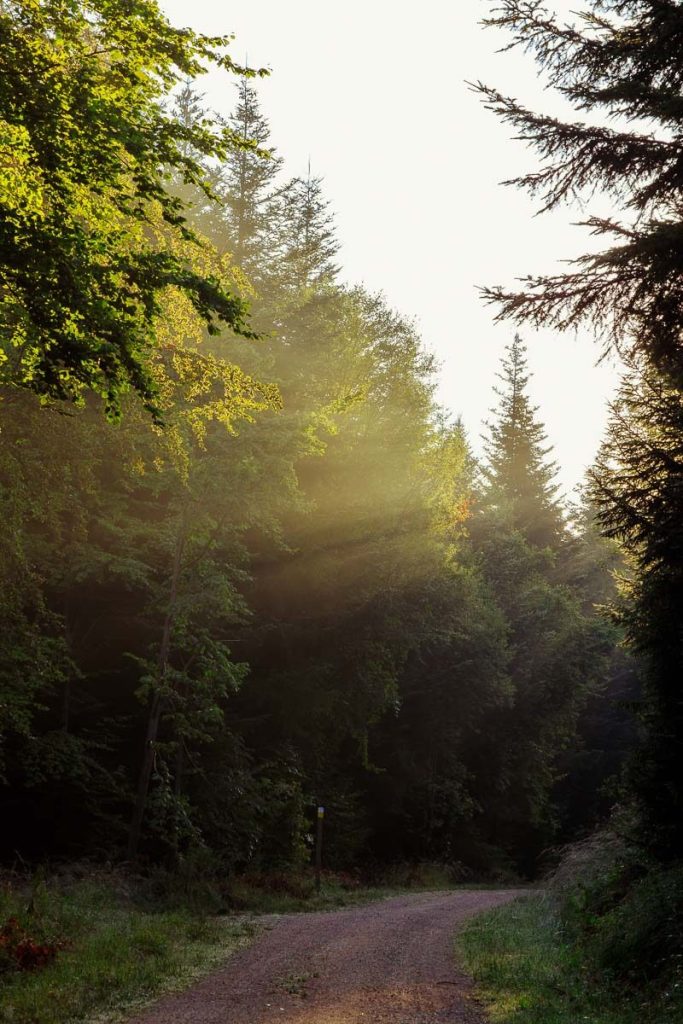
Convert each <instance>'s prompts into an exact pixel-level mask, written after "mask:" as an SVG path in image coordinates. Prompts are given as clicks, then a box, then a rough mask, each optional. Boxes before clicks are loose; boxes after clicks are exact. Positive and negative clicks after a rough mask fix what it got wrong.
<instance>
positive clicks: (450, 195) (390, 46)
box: [162, 0, 616, 490]
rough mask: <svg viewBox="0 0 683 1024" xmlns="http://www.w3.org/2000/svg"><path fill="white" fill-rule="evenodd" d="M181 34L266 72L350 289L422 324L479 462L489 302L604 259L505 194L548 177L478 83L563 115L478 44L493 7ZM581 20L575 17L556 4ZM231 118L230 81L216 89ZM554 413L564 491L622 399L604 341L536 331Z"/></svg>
mask: <svg viewBox="0 0 683 1024" xmlns="http://www.w3.org/2000/svg"><path fill="white" fill-rule="evenodd" d="M162 5H163V7H164V9H165V10H166V11H167V13H168V15H169V17H170V18H171V20H172V21H173V22H174V23H176V24H179V25H188V24H189V25H191V26H192V27H193V28H196V29H199V30H201V31H204V32H209V33H215V34H223V33H226V32H234V33H235V35H236V40H235V43H234V47H233V57H234V58H235V59H237V60H240V61H242V60H244V56H245V54H248V59H249V64H250V65H251V66H252V67H256V66H266V67H269V68H270V69H271V70H272V75H271V77H270V78H268V79H266V80H264V81H263V82H261V83H260V84H259V86H258V89H259V93H260V97H261V103H262V108H263V112H264V113H265V115H266V116H267V117H268V118H269V120H270V123H271V128H272V141H273V144H274V145H275V146H276V148H277V149H278V152H279V153H280V154H281V155H282V156H283V157H284V158H285V161H286V167H285V170H286V172H287V173H288V174H289V175H294V174H305V173H306V169H307V165H308V160H309V157H310V160H311V166H312V171H313V173H314V174H315V175H320V176H322V177H323V178H324V182H325V183H324V187H325V191H326V195H327V197H328V198H329V199H330V201H331V204H332V208H333V209H334V211H335V213H336V222H337V227H338V234H339V238H340V241H341V243H342V250H341V253H340V262H341V264H342V267H343V271H342V276H343V278H344V279H345V280H347V281H348V282H349V283H356V282H363V283H364V284H365V285H366V286H367V287H368V288H369V289H370V290H372V291H383V292H384V294H385V295H386V296H387V299H388V300H389V302H390V303H391V304H392V305H393V306H395V307H396V308H397V309H399V310H400V311H401V312H402V313H404V314H407V315H409V316H413V317H415V319H416V320H417V322H418V324H419V326H420V329H421V333H422V336H423V338H424V340H425V343H426V345H427V346H428V347H429V348H430V349H431V350H432V351H434V352H435V353H436V355H437V357H438V359H439V360H440V362H441V363H442V371H441V385H440V392H439V393H440V399H441V401H442V402H443V404H444V405H445V406H447V407H448V408H449V409H451V410H452V411H453V412H454V413H455V414H456V415H462V418H463V421H464V423H465V426H466V428H467V430H468V434H469V436H470V441H471V443H472V445H473V447H474V449H475V451H477V452H478V451H479V450H480V433H481V429H482V427H481V424H482V421H483V420H484V419H486V418H487V417H488V415H489V409H490V407H491V405H492V404H493V401H494V396H493V394H492V390H491V389H492V387H493V385H494V383H495V373H496V370H497V368H498V364H499V360H500V356H501V354H502V352H503V348H504V346H505V344H506V343H507V342H508V341H509V340H510V338H511V336H512V334H513V327H512V325H510V324H497V325H494V324H493V322H492V321H493V312H492V310H491V309H490V308H487V307H485V306H484V305H483V303H482V302H481V299H480V298H479V296H478V293H477V290H476V288H477V285H482V284H510V283H512V282H513V280H514V278H515V277H518V276H522V275H524V274H526V273H528V272H531V273H533V272H552V271H553V270H555V269H558V267H559V264H558V261H559V260H562V259H566V258H568V257H571V256H574V255H578V254H579V253H580V252H581V251H582V250H583V249H584V247H587V246H588V245H589V242H588V239H587V237H586V234H585V231H584V230H582V229H578V228H574V227H571V222H572V221H576V220H579V219H582V214H581V211H579V210H574V211H568V210H563V211H560V212H559V213H556V214H553V215H552V216H549V215H545V216H544V217H542V218H536V219H533V213H534V206H533V205H532V203H531V202H530V200H529V199H528V198H527V197H526V195H525V194H523V193H521V192H518V191H516V190H512V189H509V188H502V187H500V186H499V184H498V183H499V182H500V181H502V180H503V179H505V178H509V177H511V176H514V175H515V174H517V173H520V172H522V171H526V170H529V169H530V168H531V167H532V166H533V164H534V156H533V154H532V153H531V152H530V151H528V150H527V149H525V147H524V146H523V145H522V144H521V143H518V142H515V141H512V140H511V139H510V136H511V129H510V128H509V127H507V126H505V125H502V124H501V123H500V122H499V121H498V120H497V119H496V118H495V116H494V115H493V114H491V113H490V112H488V111H486V110H485V109H484V108H483V107H482V105H481V103H480V101H479V100H478V99H477V97H476V96H474V95H473V94H472V93H471V92H470V91H469V90H468V88H467V86H466V84H465V81H467V80H469V81H472V80H477V79H481V80H483V81H485V82H486V83H487V84H492V85H495V86H496V87H498V88H499V89H500V90H501V91H503V92H505V93H507V94H510V95H515V96H518V97H520V98H522V99H523V100H524V101H525V103H526V104H527V105H530V106H532V107H533V106H536V107H540V108H543V109H545V110H548V111H550V112H554V111H556V110H557V109H558V102H557V100H556V99H555V98H554V97H553V96H552V94H550V93H544V92H543V90H542V83H541V82H540V81H539V79H538V77H537V73H536V66H535V64H534V63H533V61H532V59H531V57H530V56H525V55H524V54H522V53H519V52H513V53H506V54H503V53H497V52H496V50H497V49H498V48H499V47H500V46H502V45H503V44H504V42H505V37H503V36H501V35H500V34H498V33H495V32H493V31H492V30H490V29H489V30H484V29H483V28H481V27H480V25H479V21H480V19H481V18H482V17H483V16H484V15H485V14H486V13H487V11H488V10H489V3H488V2H487V0H449V2H444V0H423V2H422V3H421V4H419V5H407V4H402V3H401V2H400V0H398V2H397V0H344V2H343V3H341V4H337V3H335V4H332V3H330V2H327V3H326V2H324V0H287V2H285V0H231V2H230V3H223V2H221V0H193V2H192V4H191V5H188V4H187V3H186V2H184V0H162ZM553 6H554V7H555V9H559V10H561V11H566V12H568V11H569V10H571V9H572V8H576V6H577V4H576V2H574V3H572V2H570V0H557V2H556V3H555V4H553ZM200 89H201V91H202V92H204V93H206V96H207V100H208V102H209V104H210V105H211V106H212V107H213V108H214V109H216V110H218V111H220V112H221V113H227V112H228V111H229V110H230V109H232V106H233V105H234V102H235V90H234V89H233V88H232V87H231V86H230V85H229V79H228V78H226V77H225V76H220V75H217V74H212V75H211V77H207V78H205V79H204V80H203V82H201V83H200ZM522 336H523V337H524V340H525V341H526V343H527V345H528V348H529V362H530V367H531V369H532V371H533V373H534V377H533V379H532V382H531V393H532V397H533V399H534V401H535V402H536V403H537V404H538V405H539V406H540V412H539V415H540V417H541V419H542V420H543V422H544V423H545V425H546V428H547V433H548V438H549V441H550V442H551V443H552V444H553V445H554V448H555V457H556V458H557V460H558V461H559V463H560V466H561V481H562V484H563V486H564V488H565V489H566V490H569V489H570V488H571V487H573V486H574V485H575V484H576V483H577V482H578V481H579V480H580V479H581V477H582V475H583V472H584V470H585V468H586V467H587V466H588V465H589V464H590V462H591V461H592V459H593V457H594V455H595V452H596V449H597V446H598V443H599V440H600V437H601V434H602V431H603V428H604V424H605V420H606V409H605V404H606V400H607V397H608V396H609V395H610V393H611V391H612V390H613V388H614V385H615V383H616V370H615V368H614V367H613V366H610V365H607V364H602V365H600V366H598V367H596V366H595V361H596V359H597V356H598V354H599V353H598V348H597V346H596V344H595V343H594V342H593V341H592V339H591V338H590V337H589V336H588V335H581V336H579V337H574V336H573V335H572V336H569V335H567V336H564V337H562V336H557V335H553V334H552V333H550V332H545V333H543V334H542V335H534V333H533V332H532V331H531V330H529V329H524V330H523V331H522Z"/></svg>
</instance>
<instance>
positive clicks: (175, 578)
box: [128, 512, 186, 860]
mask: <svg viewBox="0 0 683 1024" xmlns="http://www.w3.org/2000/svg"><path fill="white" fill-rule="evenodd" d="M185 522H186V520H185V512H183V516H182V519H181V523H180V529H179V532H178V538H177V540H176V545H175V551H174V553H173V570H172V573H171V588H170V594H169V599H168V608H167V610H166V616H165V618H164V628H163V631H162V635H161V647H160V649H159V668H158V682H157V685H156V687H155V690H154V696H153V697H152V703H151V705H150V708H149V717H148V719H147V733H146V735H145V747H144V751H143V754H142V766H141V768H140V777H139V780H138V791H137V796H136V799H135V806H134V808H133V816H132V818H131V823H130V831H129V833H128V860H135V858H136V857H137V854H138V848H139V846H140V835H141V833H142V823H143V821H144V817H145V807H146V805H147V796H148V793H149V784H150V780H151V778H152V769H153V768H154V755H155V746H156V741H157V736H158V735H159V725H160V722H161V714H162V711H163V699H162V694H161V689H162V687H163V684H164V680H165V677H166V672H167V669H168V663H169V659H170V656H171V635H172V631H173V622H174V619H175V608H176V603H177V599H178V584H179V582H180V570H181V567H182V558H183V549H184V547H185Z"/></svg>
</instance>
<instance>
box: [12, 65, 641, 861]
mask: <svg viewBox="0 0 683 1024" xmlns="http://www.w3.org/2000/svg"><path fill="white" fill-rule="evenodd" d="M173 117H174V118H176V119H177V123H178V124H179V125H181V126H182V127H183V128H184V129H187V131H188V132H191V131H193V130H194V128H195V126H197V125H201V124H202V122H203V120H205V119H206V118H207V113H206V112H205V111H204V110H203V109H202V106H201V101H200V98H199V97H198V95H197V93H195V92H194V91H193V90H192V88H191V86H189V85H186V86H185V87H184V88H183V89H182V91H181V92H180V93H179V95H178V97H177V101H176V106H175V110H174V114H173ZM230 130H231V131H232V132H234V134H235V138H238V139H244V140H245V142H249V143H253V144H254V148H251V147H246V146H243V145H240V146H235V147H234V149H233V150H232V151H231V152H230V153H228V154H227V156H226V157H225V158H224V159H222V160H218V159H216V160H214V161H212V162H209V161H207V162H206V163H205V164H203V165H202V164H201V154H199V153H197V152H196V151H194V150H192V151H191V156H192V159H193V160H194V161H196V162H197V164H198V165H199V166H203V172H204V174H205V176H206V179H207V180H210V182H211V198H210V199H207V197H206V195H205V194H204V193H203V192H202V191H201V188H199V187H198V186H197V185H194V184H193V183H187V182H183V181H181V180H178V177H177V176H176V177H175V178H174V180H173V181H171V182H170V183H169V189H171V190H172V193H171V194H172V195H173V198H174V199H176V198H178V199H180V200H181V201H182V203H183V209H184V210H186V211H187V220H186V221H185V222H184V224H183V230H184V231H187V230H191V231H192V232H193V235H194V238H195V239H197V242H196V244H197V246H198V247H201V253H202V259H203V260H205V261H207V263H209V264H210V263H211V262H212V261H213V262H214V263H215V264H217V265H218V264H219V263H221V262H223V263H227V273H228V275H229V279H230V282H231V285H232V288H233V290H234V294H235V295H236V296H237V297H238V299H239V301H240V302H246V301H247V300H248V301H249V306H250V316H249V321H248V322H249V327H250V330H251V331H253V332H254V334H255V335H257V337H256V338H247V339H245V338H243V337H240V336H239V335H238V334H236V333H235V332H234V331H228V330H226V331H225V332H223V333H222V334H221V335H218V336H213V337H212V336H210V335H209V334H207V332H206V330H205V328H204V326H203V325H202V323H201V321H200V319H199V317H198V316H197V314H196V313H195V311H194V310H193V309H192V308H191V306H190V304H189V303H188V301H187V299H186V298H185V296H184V295H182V293H181V292H180V290H179V289H178V288H177V287H176V288H174V287H172V286H169V288H168V289H167V290H166V293H165V294H164V295H163V298H162V299H161V302H160V310H159V314H158V321H157V323H156V324H155V330H156V332H157V338H158V341H157V348H156V350H155V353H154V360H153V362H152V363H151V365H150V367H149V374H150V377H151V379H153V380H154V382H155V392H154V399H153V402H154V406H155V410H156V411H155V413H154V414H152V413H150V412H149V411H147V410H146V409H145V408H144V403H143V402H141V401H140V399H139V398H138V397H137V396H132V395H130V394H125V395H124V396H122V398H121V402H120V412H119V414H118V415H117V416H116V422H112V421H111V420H112V417H111V416H110V417H109V419H107V418H106V417H105V416H104V415H103V414H102V409H101V406H100V403H99V402H97V400H96V399H95V398H90V397H88V395H87V393H83V396H82V397H80V396H79V400H78V402H77V403H76V406H77V407H75V408H71V409H67V408H64V407H60V406H59V405H58V404H57V401H56V400H55V399H51V400H50V401H48V402H47V403H46V402H42V403H41V402H38V401H36V398H35V396H34V395H32V394H31V393H30V390H29V391H20V390H18V389H17V388H16V387H15V388H11V386H10V387H9V388H8V390H7V391H6V394H5V396H4V400H3V408H2V434H3V452H2V480H3V492H2V497H3V506H4V515H3V518H4V521H5V522H6V524H7V525H8V530H7V533H6V538H5V542H4V544H3V561H4V566H3V578H4V580H5V581H6V589H5V590H4V594H5V596H4V599H3V610H2V611H3V629H2V632H3V636H4V641H5V642H4V652H3V691H4V692H3V708H4V709H5V723H4V730H3V733H4V741H3V776H4V782H5V785H4V787H3V790H2V795H1V796H0V806H1V808H2V813H3V816H4V820H5V821H6V822H10V821H11V823H12V827H11V828H8V829H6V830H5V831H4V839H3V842H4V844H5V847H4V851H3V852H4V855H5V856H6V857H9V858H11V857H12V856H13V855H14V852H15V851H17V852H18V853H20V854H21V856H22V857H24V858H28V859H33V858H39V857H42V856H45V855H46V854H48V855H50V856H59V857H65V856H70V857H74V856H83V855H84V854H87V855H90V856H93V855H94V856H107V857H112V856H124V855H128V856H129V857H136V856H138V855H141V856H143V857H149V858H153V859H157V858H164V857H178V856H183V855H184V854H186V853H187V851H188V850H189V849H190V848H192V847H193V846H196V845H200V846H202V847H206V848H208V849H209V850H211V851H213V852H214V853H215V854H216V856H218V857H219V858H220V860H221V862H222V863H224V864H225V866H226V867H228V868H229V869H231V870H235V869H238V870H239V869H244V868H246V867H255V866H258V867H259V868H261V869H272V868H275V867H277V868H283V867H296V866H299V865H300V864H301V863H303V862H304V861H305V860H306V859H307V858H308V857H309V856H310V849H309V848H308V842H309V840H308V836H309V834H310V832H311V830H312V828H311V818H312V812H313V811H314V809H315V806H316V805H317V804H323V805H324V806H325V807H326V808H327V837H326V859H327V862H328V863H329V864H330V865H333V866H335V867H339V868H345V869H348V868H350V867H353V866H357V865H359V864H363V863H367V862H378V861H379V862H386V861H387V860H389V861H391V860H394V859H399V860H406V859H407V860H420V859H425V858H427V859H434V860H437V861H444V862H448V863H456V864H459V865H462V867H463V869H466V870H469V871H470V872H476V873H484V874H486V873H491V872H494V873H495V872H501V871H502V872H506V871H507V872H519V871H521V872H523V873H524V874H533V873H534V872H535V871H536V870H537V868H538V858H539V857H540V855H541V853H542V851H543V850H545V849H546V848H547V847H548V846H549V845H550V844H551V843H553V842H555V841H557V840H558V837H560V836H566V835H569V834H574V833H576V831H577V830H579V831H580V830H586V829H588V828H590V827H591V826H592V825H593V824H594V823H595V821H596V820H597V819H596V815H597V814H598V813H599V811H600V809H604V808H605V807H606V806H609V802H610V795H609V787H608V786H607V785H606V784H607V782H608V779H609V778H610V776H611V775H613V774H614V771H615V768H616V766H617V764H618V762H619V760H620V756H621V752H622V748H623V747H624V746H625V745H626V744H627V742H628V735H629V728H628V725H627V723H626V721H625V719H624V716H623V715H621V716H620V714H619V712H618V710H617V708H616V705H615V699H616V697H617V696H624V695H625V694H626V693H627V692H630V689H632V687H633V680H632V674H633V673H632V668H631V667H630V664H629V662H628V661H627V659H626V658H625V656H624V655H623V654H621V653H619V651H618V649H617V641H618V637H619V634H618V630H617V629H616V628H615V627H614V626H612V625H611V624H610V623H609V622H608V621H607V620H606V619H605V618H604V616H602V615H601V614H600V613H599V611H598V610H596V608H597V605H598V604H604V603H606V602H607V601H609V599H610V596H611V594H612V592H613V589H614V585H613V583H612V578H611V575H610V573H611V570H612V569H614V568H615V567H616V566H618V565H619V564H620V555H619V553H618V551H617V549H616V548H615V547H614V545H612V544H610V543H609V542H607V541H603V540H601V539H600V537H599V535H598V533H597V531H596V528H595V524H594V515H593V512H592V511H591V506H590V503H589V502H588V501H585V502H584V504H583V505H582V506H580V507H577V508H575V509H573V510H569V509H568V508H566V507H565V506H563V504H562V502H561V500H560V499H559V498H558V496H557V485H556V484H555V482H554V467H553V465H552V463H551V462H550V461H549V458H550V456H549V450H548V448H547V445H546V443H545V438H544V433H543V426H542V424H541V423H539V422H538V420H537V416H536V413H535V410H534V409H533V408H532V407H531V405H530V403H529V398H528V394H527V383H528V373H529V371H528V369H527V366H526V359H525V350H524V345H523V343H522V341H521V340H520V339H519V338H518V337H516V338H515V339H514V340H513V341H512V342H511V344H510V346H509V348H508V350H507V355H506V358H505V360H504V363H503V365H502V369H501V374H500V378H501V379H500V382H499V387H498V388H497V394H498V407H497V409H496V410H495V413H494V418H493V419H492V422H491V424H490V426H489V428H488V432H489V441H488V458H487V460H486V462H485V464H484V465H482V466H479V465H477V464H476V462H475V460H474V459H473V458H472V456H471V454H470V452H469V449H468V443H467V438H466V437H465V435H464V432H463V430H462V428H461V427H460V425H459V424H458V423H451V422H449V420H448V418H447V417H446V416H445V414H444V412H443V411H442V410H441V409H439V407H438V406H437V405H436V403H435V401H434V397H433V393H434V387H435V372H436V371H435V366H434V361H433V359H432V358H431V357H430V356H429V354H428V352H427V351H426V349H425V348H424V346H423V344H422V341H421V340H420V338H419V337H418V335H417V333H416V330H415V328H414V326H413V325H412V324H411V323H410V321H408V320H406V319H405V318H404V317H403V316H402V315H401V314H399V313H397V312H395V311H393V310H391V309H389V308H388V307H387V305H386V303H385V302H384V300H383V299H382V297H381V296H377V295H371V294H368V293H367V292H366V291H364V290H363V289H362V288H358V287H352V286H348V285H345V284H343V283H341V281H340V279H339V276H340V275H339V270H338V268H337V266H336V265H335V254H336V251H337V248H338V246H337V241H336V238H335V232H334V224H333V219H332V215H331V213H330V211H329V207H328V204H327V201H326V199H325V197H324V195H323V192H322V184H321V182H320V181H319V180H317V179H314V178H309V179H307V180H299V179H294V180H291V179H287V177H286V174H285V173H284V171H285V169H284V168H283V167H282V166H281V161H280V160H278V158H277V156H276V155H274V154H273V153H270V156H266V155H264V153H263V152H261V151H263V150H266V149H268V151H269V152H270V147H271V146H272V140H271V139H270V137H269V129H268V124H267V121H266V119H265V117H264V115H263V113H262V112H261V110H260V109H259V104H258V98H257V90H256V88H255V86H254V85H253V84H252V83H251V82H250V80H249V79H248V78H246V77H244V76H243V77H242V78H241V79H240V80H239V81H238V83H237V89H236V104H235V109H234V113H233V115H232V117H231V119H230ZM188 145H189V144H188ZM236 367H239V369H236ZM261 381H265V382H267V383H264V384H261V383H257V382H261ZM60 413H61V415H60ZM7 584H9V585H7ZM596 719H598V720H599V721H600V722H601V723H603V724H607V723H609V731H608V734H607V740H606V741H604V740H603V737H602V736H598V731H597V728H596ZM603 784H605V785H603ZM584 787H587V788H588V790H589V792H588V795H587V799H586V798H585V797H586V794H585V793H582V791H583V790H584ZM56 808H58V809H59V813H58V814H55V809H56Z"/></svg>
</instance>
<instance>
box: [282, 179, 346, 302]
mask: <svg viewBox="0 0 683 1024" xmlns="http://www.w3.org/2000/svg"><path fill="white" fill-rule="evenodd" d="M280 217H281V222H282V225H283V236H282V244H281V250H280V268H281V274H282V279H283V283H284V284H285V286H286V287H289V288H290V289H302V288H307V287H312V286H314V285H318V284H322V283H324V282H331V281H333V280H334V278H335V277H336V276H337V274H338V272H339V267H338V266H337V264H336V263H335V262H334V257H335V256H336V254H337V252H338V251H339V242H338V241H337V237H336V233H335V227H334V217H333V215H332V213H331V212H330V208H329V203H328V201H327V200H326V199H325V198H324V196H323V191H322V178H315V177H313V176H312V175H311V172H310V167H309V171H308V175H307V176H306V178H294V179H292V181H290V183H289V185H288V186H287V188H286V189H285V190H284V191H283V194H282V202H281V206H280Z"/></svg>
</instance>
